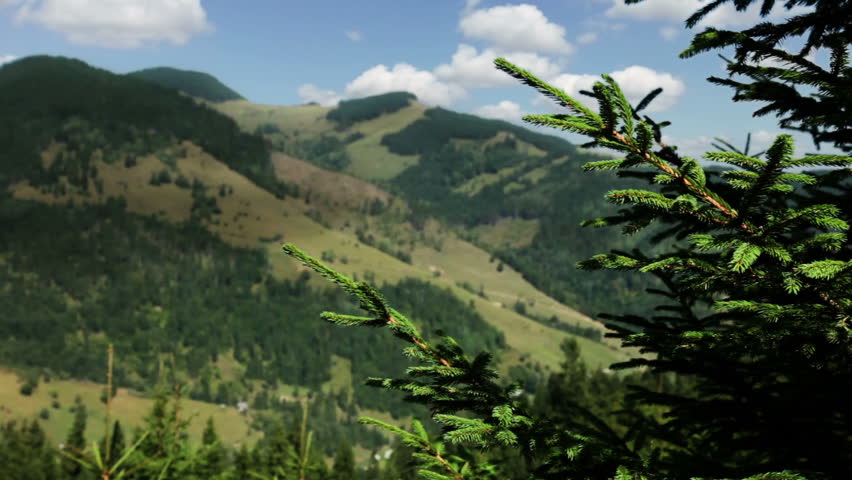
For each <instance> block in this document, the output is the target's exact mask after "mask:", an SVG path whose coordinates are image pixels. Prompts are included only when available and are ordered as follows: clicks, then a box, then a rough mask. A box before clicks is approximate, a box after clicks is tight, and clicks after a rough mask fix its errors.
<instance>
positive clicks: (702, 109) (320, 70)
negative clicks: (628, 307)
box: [0, 0, 839, 157]
mask: <svg viewBox="0 0 852 480" xmlns="http://www.w3.org/2000/svg"><path fill="white" fill-rule="evenodd" d="M623 3H624V2H623V0H546V1H545V0H537V1H528V2H524V3H521V2H509V1H506V0H503V1H489V0H479V1H476V0H430V1H415V0H369V1H351V0H349V1H340V0H335V1H331V0H313V1H309V2H308V1H300V0H290V1H281V0H245V1H235V0H210V1H202V0H0V63H3V62H7V61H12V60H14V59H16V58H21V57H25V56H29V55H37V54H47V55H63V56H68V57H74V58H79V59H81V60H83V61H85V62H87V63H89V64H91V65H93V66H97V67H100V68H104V69H107V70H110V71H112V72H116V73H126V72H130V71H133V70H138V69H142V68H148V67H155V66H171V67H175V68H181V69H189V70H199V71H204V72H207V73H210V74H212V75H214V76H216V77H217V78H219V79H220V80H221V81H222V82H224V83H225V84H227V85H228V86H230V87H231V88H233V89H235V90H236V91H238V92H239V93H241V94H242V95H243V96H245V97H246V98H247V99H249V100H250V101H252V102H256V103H263V104H272V105H295V104H302V103H306V102H309V101H316V102H319V103H321V104H323V105H334V104H335V103H336V102H338V101H339V100H341V99H350V98H359V97H364V96H368V95H376V94H380V93H385V92H389V91H399V90H407V91H410V92H412V93H414V94H415V95H417V97H418V98H419V99H420V101H421V102H423V103H426V104H428V105H432V106H442V107H445V108H448V109H451V110H455V111H460V112H466V113H473V114H476V115H480V116H484V117H491V118H501V119H505V120H508V121H511V122H513V123H517V124H519V125H525V126H528V127H529V128H531V129H533V130H536V131H541V132H543V133H549V134H554V135H559V136H561V137H564V138H566V139H567V140H569V141H571V142H573V143H578V144H579V143H583V142H585V141H587V140H588V138H587V137H583V136H580V135H577V134H572V133H568V132H561V131H559V130H556V129H553V128H547V127H533V126H529V125H528V124H525V123H524V122H523V121H522V120H521V116H522V115H524V114H532V113H557V112H559V113H568V112H567V111H565V110H564V109H562V108H560V107H559V106H557V105H555V104H554V103H553V102H552V101H550V100H549V99H547V98H545V97H543V96H542V95H540V94H539V93H538V92H536V91H535V90H534V89H533V88H532V87H528V86H525V85H523V84H521V83H520V82H518V81H517V80H514V79H513V78H512V77H510V76H509V75H507V74H505V73H503V72H501V71H499V70H497V69H496V68H494V66H493V63H492V61H493V59H494V58H497V57H500V56H503V57H506V58H507V59H508V60H509V61H511V62H513V63H515V64H516V65H518V66H520V67H522V68H525V69H527V70H529V71H531V72H533V73H534V74H536V75H538V76H539V77H540V78H542V79H544V80H545V81H549V82H550V83H551V84H552V85H554V86H556V87H558V88H561V89H563V90H564V91H565V92H566V93H568V94H569V95H571V96H574V97H575V98H578V99H580V100H581V101H584V103H585V102H588V101H589V100H591V99H589V98H587V97H585V96H582V95H579V94H578V93H577V91H578V90H581V89H590V88H591V85H592V84H593V83H594V82H595V81H597V80H600V74H601V73H609V74H611V75H613V77H614V78H615V79H616V80H617V81H618V82H619V84H620V85H621V86H622V89H623V90H624V91H625V93H626V94H627V96H628V98H629V99H630V100H631V101H632V102H633V103H634V104H635V103H636V102H638V100H639V99H641V98H642V97H643V96H644V95H645V94H646V93H647V92H649V91H650V90H651V89H653V88H656V87H658V86H661V87H663V88H664V89H665V91H664V93H663V94H662V95H661V96H659V97H658V98H657V99H656V100H655V102H654V103H653V104H652V105H651V108H649V109H646V111H645V113H646V114H649V115H650V116H651V117H652V118H654V119H655V120H657V121H662V120H670V121H671V122H672V123H673V125H671V126H670V127H667V128H666V129H664V141H666V142H667V143H670V144H674V145H678V146H679V150H680V152H682V154H685V155H690V156H693V157H700V156H701V155H702V154H703V152H705V151H707V150H708V149H712V147H711V146H710V142H711V141H712V139H713V138H714V137H722V138H725V139H726V140H728V141H730V142H732V143H733V144H734V145H736V146H738V147H742V146H743V145H744V143H745V137H746V133H747V132H749V131H750V132H752V145H753V146H752V150H751V152H752V153H755V152H756V151H757V150H756V149H761V150H762V149H763V148H765V147H766V146H768V145H769V144H770V143H771V141H772V140H773V139H774V137H775V135H778V134H780V133H792V132H789V131H783V130H781V129H780V128H778V126H777V123H778V122H777V119H776V118H775V117H774V116H767V117H763V118H757V119H755V118H752V116H751V114H752V112H753V111H754V110H756V109H757V108H759V107H760V106H763V105H764V104H762V103H753V104H749V103H739V104H735V103H733V102H732V101H731V97H732V96H733V91H732V90H731V89H729V88H727V87H721V86H716V85H713V84H710V83H709V82H707V81H706V80H705V79H706V77H708V76H710V75H716V76H725V75H726V72H725V71H724V62H723V61H722V60H721V59H720V58H718V57H717V56H716V54H715V53H705V54H702V55H699V56H698V57H693V58H691V59H680V58H678V57H677V55H678V53H680V52H681V51H682V50H684V49H685V48H686V47H687V46H688V45H689V41H690V40H691V38H692V37H693V35H694V34H696V33H698V32H700V31H701V30H703V29H704V27H705V26H714V27H717V28H727V29H736V30H740V29H743V28H747V27H748V26H751V25H754V24H755V23H758V22H759V21H760V20H761V19H760V17H759V16H758V14H757V9H758V8H759V5H760V3H762V2H755V4H754V5H752V7H751V8H749V9H748V10H747V11H746V12H736V11H734V9H733V7H731V6H725V7H723V8H720V9H717V10H716V11H715V12H714V13H713V14H712V15H710V16H709V17H708V18H707V19H706V21H705V22H703V23H702V24H700V25H699V26H697V27H695V28H693V29H691V30H687V29H686V28H685V27H684V20H685V19H686V18H687V17H688V16H689V15H690V14H691V13H693V12H694V11H695V10H696V9H698V8H700V6H702V5H703V4H705V3H706V0H645V2H644V3H641V4H639V5H629V6H627V5H624V4H623ZM777 3H779V4H780V3H783V2H777ZM805 11H808V9H804V8H800V7H797V9H794V10H791V11H788V10H786V9H784V8H783V7H781V6H780V5H777V6H776V8H775V10H774V11H773V12H772V13H771V15H770V16H769V17H768V20H770V21H776V22H778V21H781V20H783V19H784V18H786V17H788V16H791V15H794V14H797V13H801V12H805ZM801 44H802V42H801V39H793V40H791V41H789V42H788V43H786V44H784V45H783V46H784V48H785V49H787V50H789V51H794V50H795V49H797V48H798V47H800V46H801ZM721 53H723V54H726V56H728V57H730V53H731V52H730V51H727V52H721ZM813 58H814V61H815V62H816V63H817V64H820V65H822V66H823V67H824V66H825V65H827V55H826V54H825V52H823V51H817V52H815V53H814V56H813ZM743 80H745V79H743ZM587 104H589V105H590V106H591V103H587ZM596 110H597V108H596V107H595V111H596ZM793 135H794V138H795V139H796V144H797V145H796V150H795V153H796V155H803V154H804V153H805V152H814V151H815V148H814V145H813V142H812V141H811V139H810V137H809V136H807V135H801V134H798V133H793ZM821 153H839V151H838V150H836V149H833V148H831V147H830V146H828V145H825V144H824V145H823V146H822V150H821Z"/></svg>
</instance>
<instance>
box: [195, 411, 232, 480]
mask: <svg viewBox="0 0 852 480" xmlns="http://www.w3.org/2000/svg"><path fill="white" fill-rule="evenodd" d="M227 455H228V452H227V451H226V450H225V447H224V446H222V442H221V440H219V434H218V433H217V432H216V426H215V425H214V424H213V417H208V418H207V423H206V424H205V426H204V432H203V433H202V434H201V448H200V449H199V452H198V463H197V465H196V467H195V469H194V470H195V475H196V476H197V477H198V478H203V479H210V480H213V479H217V478H222V477H221V476H222V475H223V474H224V472H225V469H226V468H227V461H228V458H227Z"/></svg>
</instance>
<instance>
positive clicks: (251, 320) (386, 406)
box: [0, 187, 505, 416]
mask: <svg viewBox="0 0 852 480" xmlns="http://www.w3.org/2000/svg"><path fill="white" fill-rule="evenodd" d="M193 190H194V191H198V192H199V193H198V195H196V196H197V197H198V198H196V200H197V201H196V202H195V204H197V207H198V208H197V209H196V211H195V215H194V217H193V218H196V219H200V218H202V217H204V215H205V212H207V210H208V209H209V208H211V207H210V205H209V204H208V203H206V200H204V199H209V198H210V197H206V196H203V195H204V194H203V190H202V189H201V187H196V188H194V189H193ZM0 223H2V225H3V226H4V234H3V235H0V251H2V252H4V262H3V264H2V265H0V285H3V286H4V288H2V289H0V311H2V312H3V315H2V317H0V362H2V363H3V364H7V365H13V366H17V367H24V368H27V369H29V370H31V371H35V372H46V373H47V374H51V373H52V374H53V375H56V376H61V377H72V378H79V379H89V380H99V379H100V376H101V374H100V372H101V370H102V368H101V367H100V365H101V363H102V352H103V349H104V348H105V345H106V343H107V342H112V343H114V344H115V346H116V349H117V351H120V352H121V355H122V357H123V359H124V360H123V362H122V364H121V366H120V367H119V368H117V369H116V372H115V376H116V380H117V383H118V385H120V386H124V387H129V388H134V389H137V390H143V391H144V390H146V389H148V388H150V387H151V385H153V384H154V383H155V382H156V381H157V379H158V378H159V377H160V376H161V375H162V369H163V368H164V367H163V362H162V361H161V359H162V358H163V356H166V357H168V358H170V359H171V360H169V362H170V363H171V364H173V366H174V368H175V369H176V370H177V371H179V372H181V373H182V374H183V375H184V378H192V379H193V382H192V385H191V390H190V392H189V394H190V395H191V396H192V397H193V398H197V399H200V400H206V401H213V402H216V403H228V404H231V405H233V404H234V403H235V402H237V401H240V400H246V401H249V402H256V401H257V396H258V395H261V394H262V392H263V391H265V392H266V393H265V395H267V396H272V395H273V392H274V391H275V389H276V385H279V384H281V383H287V384H292V385H299V386H302V387H304V388H307V389H311V390H315V389H318V388H319V387H320V385H321V384H322V383H323V382H326V381H328V380H329V379H330V378H331V377H330V367H331V356H332V355H339V356H342V357H346V358H349V359H351V360H352V365H353V369H352V374H353V377H355V378H366V377H369V376H392V375H397V374H400V373H402V370H401V367H400V365H399V362H398V361H397V360H396V359H394V357H393V356H392V355H387V352H389V351H390V352H393V351H396V350H399V349H400V348H399V347H398V346H397V345H395V341H394V338H393V336H392V335H391V334H390V333H389V332H379V333H378V334H374V333H373V334H371V333H370V332H364V331H360V330H357V329H356V330H355V331H352V332H347V333H346V334H345V335H339V332H338V330H339V329H340V328H341V327H338V326H335V325H331V324H328V323H326V322H323V321H322V320H321V319H320V318H319V314H320V313H321V311H322V310H325V309H327V308H328V306H329V305H333V306H335V307H334V308H336V309H338V310H340V311H344V312H349V313H352V314H355V313H357V310H356V307H355V305H353V304H352V302H351V301H350V300H349V299H348V298H347V297H346V296H345V294H343V293H342V292H339V291H338V290H336V289H333V288H327V289H320V290H315V289H312V288H309V287H308V284H307V279H308V273H307V272H305V273H304V274H303V275H302V276H301V277H299V278H298V279H296V280H292V281H290V280H285V281H281V280H276V279H275V278H273V277H272V276H271V275H270V273H269V266H268V260H267V258H266V256H265V254H264V253H263V252H262V251H259V250H247V249H239V248H235V247H231V246H229V245H226V244H224V243H223V242H222V241H220V240H219V239H218V238H217V237H215V236H214V235H213V234H211V233H210V232H209V231H208V230H207V229H205V228H204V227H203V226H202V225H201V224H200V223H198V222H197V221H191V222H188V223H186V224H180V225H175V224H171V223H167V222H164V221H161V220H158V219H156V218H153V217H145V216H140V215H135V214H131V213H129V212H127V211H126V209H125V205H124V201H123V200H119V199H110V200H109V201H108V202H107V203H106V204H103V205H96V206H88V207H73V208H71V207H64V206H50V205H44V204H40V203H37V202H29V201H20V200H14V199H10V198H6V199H4V200H0ZM383 288H385V289H386V291H387V294H388V295H393V298H394V299H395V301H396V302H398V305H400V306H404V307H406V308H408V307H410V310H409V311H411V312H415V315H419V316H418V317H415V318H418V320H420V321H421V322H422V323H420V325H422V327H423V328H424V333H425V334H426V335H427V337H429V336H431V335H432V334H433V332H434V331H436V330H442V331H444V332H446V334H448V335H451V336H454V337H459V338H461V337H470V342H471V348H474V349H477V350H489V351H497V350H499V349H500V348H502V347H503V346H504V345H505V341H504V339H503V336H502V334H501V333H500V332H498V331H497V330H496V329H494V327H492V326H490V325H489V324H488V323H486V322H485V321H484V319H483V318H482V317H481V316H480V315H479V314H478V313H477V312H476V311H475V310H474V309H473V308H472V307H470V306H469V305H467V304H465V303H464V302H462V301H460V300H458V299H457V298H456V297H455V296H453V295H452V294H450V293H449V292H448V291H447V290H442V289H439V288H437V287H435V286H433V285H431V284H429V283H427V282H422V281H418V280H411V279H409V280H404V281H401V282H399V283H397V284H391V285H385V286H384V287H383ZM427 306H428V307H429V308H426V307H427ZM430 312H440V315H439V314H437V313H430ZM473 332H476V334H475V335H472V333H473ZM221 356H227V357H226V358H233V359H234V360H235V361H236V362H237V363H238V364H239V365H240V366H241V369H242V371H243V379H245V380H246V381H248V380H252V379H256V380H263V381H265V382H266V383H267V384H268V385H269V387H268V388H266V389H261V390H260V391H250V389H249V388H250V386H249V384H248V383H247V382H245V381H241V379H235V378H222V377H219V378H217V374H216V370H215V369H214V368H213V364H214V363H215V362H217V361H218V360H219V358H220V357H221ZM38 375H42V373H38V374H37V376H38ZM353 401H354V402H355V403H356V404H357V405H358V406H359V407H368V408H376V409H380V410H386V411H390V412H392V413H393V414H394V415H396V416H399V415H406V414H409V413H415V412H418V413H423V412H421V411H419V410H418V408H419V406H416V405H412V404H408V403H403V401H402V395H399V396H396V397H394V396H387V395H384V394H381V392H379V391H377V390H376V389H368V388H363V387H361V386H360V385H356V386H355V397H354V399H353ZM342 408H349V407H348V406H345V405H342Z"/></svg>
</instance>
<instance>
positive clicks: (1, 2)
mask: <svg viewBox="0 0 852 480" xmlns="http://www.w3.org/2000/svg"><path fill="white" fill-rule="evenodd" d="M20 1H21V0H0V8H3V7H9V6H12V5H14V4H16V3H19V2H20Z"/></svg>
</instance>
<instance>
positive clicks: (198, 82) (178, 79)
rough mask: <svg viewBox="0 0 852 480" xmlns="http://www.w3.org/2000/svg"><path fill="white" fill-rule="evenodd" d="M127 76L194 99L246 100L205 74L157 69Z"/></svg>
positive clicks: (214, 100)
mask: <svg viewBox="0 0 852 480" xmlns="http://www.w3.org/2000/svg"><path fill="white" fill-rule="evenodd" d="M127 75H129V76H132V77H136V78H141V79H143V80H147V81H149V82H152V83H156V84H157V85H162V86H164V87H168V88H174V89H176V90H180V91H181V92H183V93H185V94H187V95H190V96H192V97H198V98H203V99H205V100H208V101H210V102H225V101H228V100H244V98H243V96H242V95H240V94H239V93H237V92H235V91H233V90H231V89H230V88H229V87H227V86H226V85H225V84H223V83H222V82H220V81H219V80H218V79H217V78H216V77H214V76H212V75H210V74H208V73H204V72H195V71H192V70H179V69H177V68H171V67H156V68H146V69H144V70H137V71H135V72H130V73H128V74H127Z"/></svg>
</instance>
